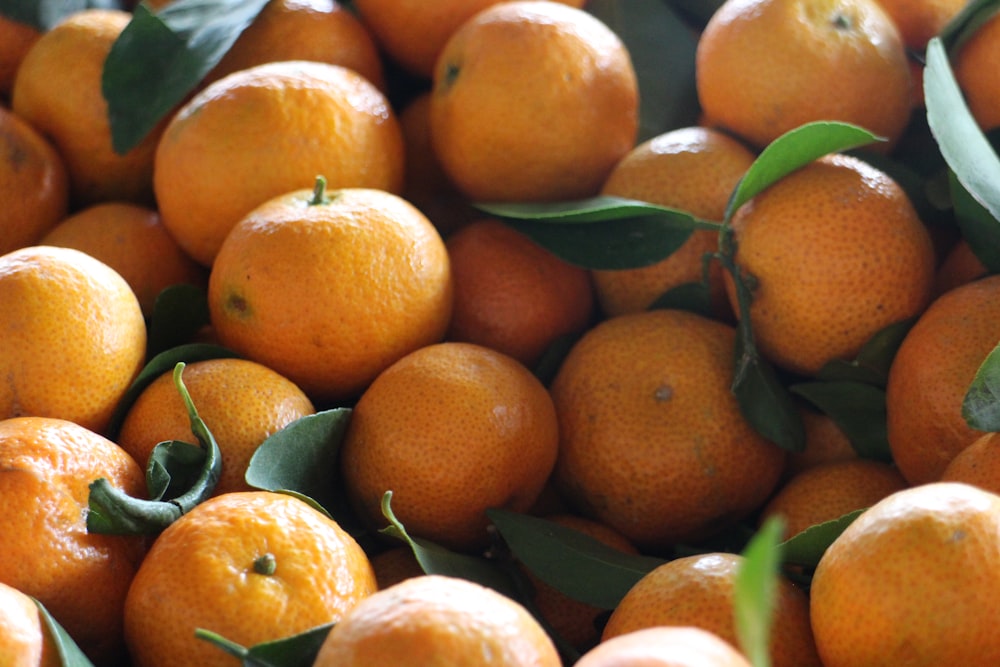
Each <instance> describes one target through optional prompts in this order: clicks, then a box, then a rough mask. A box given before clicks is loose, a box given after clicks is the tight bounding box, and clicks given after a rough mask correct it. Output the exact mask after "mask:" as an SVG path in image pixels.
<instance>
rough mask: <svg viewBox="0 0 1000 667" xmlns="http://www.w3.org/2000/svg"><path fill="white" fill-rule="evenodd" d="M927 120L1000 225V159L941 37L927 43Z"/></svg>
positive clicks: (961, 179) (947, 158)
mask: <svg viewBox="0 0 1000 667" xmlns="http://www.w3.org/2000/svg"><path fill="white" fill-rule="evenodd" d="M924 98H925V102H926V105H927V122H928V123H929V125H930V128H931V132H932V133H933V134H934V138H935V139H936V140H937V142H938V146H940V148H941V154H942V155H943V156H944V159H945V161H946V162H947V163H948V166H949V167H950V168H951V170H952V171H953V172H955V177H956V178H957V179H958V182H959V183H961V184H962V186H963V187H964V188H965V189H966V190H967V191H968V193H969V195H970V196H971V197H972V198H973V199H975V200H976V201H977V202H979V204H980V205H982V206H983V207H984V208H985V209H986V210H987V211H989V214H990V216H992V217H993V219H994V220H993V225H994V227H997V226H1000V222H998V220H1000V159H998V158H997V154H996V152H995V151H994V150H993V147H992V146H990V143H989V141H987V139H986V136H985V135H984V134H983V132H982V130H980V129H979V126H978V125H977V124H976V121H975V119H974V118H973V117H972V114H971V113H970V112H969V107H968V106H967V105H966V104H965V99H964V98H963V97H962V91H961V90H960V89H959V87H958V82H957V81H956V80H955V75H954V73H953V72H952V70H951V66H950V65H949V64H948V55H947V53H946V52H945V49H944V46H943V45H942V43H941V40H940V39H939V38H937V37H935V38H933V39H931V41H930V42H929V43H928V45H927V66H926V68H925V69H924Z"/></svg>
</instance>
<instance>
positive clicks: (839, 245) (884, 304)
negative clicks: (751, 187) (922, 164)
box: [725, 154, 935, 375]
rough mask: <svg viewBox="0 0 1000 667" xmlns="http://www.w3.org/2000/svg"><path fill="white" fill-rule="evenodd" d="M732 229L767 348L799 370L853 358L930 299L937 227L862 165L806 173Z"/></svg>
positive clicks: (763, 199) (750, 206)
mask: <svg viewBox="0 0 1000 667" xmlns="http://www.w3.org/2000/svg"><path fill="white" fill-rule="evenodd" d="M732 228H733V231H734V234H735V241H736V253H735V258H734V259H735V262H736V265H737V266H738V267H739V269H740V271H741V273H742V274H743V275H746V276H749V277H750V278H749V280H750V281H751V285H752V291H753V301H752V302H751V304H750V322H751V326H752V327H753V330H754V336H755V342H756V344H757V347H758V349H759V350H760V351H761V353H762V354H763V355H764V356H765V357H767V358H768V359H770V360H771V361H772V362H774V363H775V364H776V365H778V366H780V367H782V368H784V369H786V370H789V371H792V372H794V373H798V374H801V375H814V374H815V373H817V372H818V371H819V370H820V369H821V368H822V367H823V366H824V365H825V364H826V363H827V362H829V361H833V360H835V359H843V360H848V361H850V360H853V359H854V357H855V356H856V355H857V353H858V352H859V351H860V350H861V348H862V346H863V345H864V344H865V343H866V342H868V340H869V339H870V338H871V337H872V336H873V335H874V334H875V333H876V332H878V331H880V330H881V329H883V328H884V327H887V326H889V325H890V324H895V323H897V322H900V321H902V320H906V319H909V318H911V317H916V316H918V315H919V314H920V313H922V312H923V310H924V308H925V307H926V306H927V304H928V302H929V301H930V292H931V286H932V282H933V280H934V265H935V258H934V247H933V244H932V242H931V238H930V234H929V233H928V231H927V228H926V227H925V226H924V224H923V223H922V222H921V220H920V218H919V217H918V216H917V213H916V211H915V209H914V208H913V205H912V204H911V203H910V200H909V198H908V197H907V195H906V193H905V192H904V191H903V189H902V188H901V187H900V186H899V185H898V184H897V183H896V182H895V181H894V180H892V178H890V177H889V176H888V175H887V174H885V173H884V172H882V171H879V170H877V169H875V168H873V167H871V166H869V165H867V164H866V163H864V162H862V161H861V160H859V159H857V158H853V157H850V156H846V155H836V154H835V155H828V156H825V157H822V158H820V159H818V160H816V161H814V162H811V163H809V164H807V165H806V166H804V167H801V168H800V169H798V170H796V171H795V172H793V173H791V174H789V175H788V176H786V177H785V178H783V179H781V180H779V181H778V182H776V183H774V184H773V185H771V186H770V187H769V188H767V189H766V190H764V191H763V192H761V193H760V194H758V195H757V196H756V197H754V198H753V199H751V200H750V201H749V202H747V203H746V204H744V205H743V206H741V207H740V208H739V210H737V212H736V214H735V215H734V216H733V219H732ZM725 278H726V287H727V293H728V294H729V302H730V304H731V305H732V307H733V310H734V312H737V313H738V305H737V300H736V292H735V289H734V287H733V283H732V278H731V276H730V275H729V274H728V273H727V274H726V275H725Z"/></svg>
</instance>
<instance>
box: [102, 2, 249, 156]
mask: <svg viewBox="0 0 1000 667" xmlns="http://www.w3.org/2000/svg"><path fill="white" fill-rule="evenodd" d="M266 3H267V0H175V2H172V3H171V4H169V5H167V6H166V7H165V8H164V9H162V10H160V11H159V12H157V13H155V14H154V13H153V12H151V11H150V10H149V9H148V8H147V7H146V6H145V4H143V3H140V4H139V5H138V6H136V8H135V10H134V13H133V17H132V20H131V21H130V22H129V24H128V25H127V26H125V29H124V30H123V31H122V32H121V34H120V35H119V36H118V39H117V40H115V43H114V44H113V45H112V47H111V52H110V53H109V54H108V57H107V60H106V61H105V63H104V73H103V79H102V82H101V85H102V91H103V93H104V98H105V99H106V100H107V102H108V120H109V121H110V123H111V137H112V144H113V145H114V148H115V151H117V152H118V153H127V152H128V151H129V150H130V149H132V148H133V147H135V146H136V145H137V144H139V143H140V142H141V141H142V140H143V139H144V138H145V137H146V135H148V134H149V133H150V131H152V130H153V128H155V127H156V126H157V125H158V124H159V123H160V121H162V120H163V119H164V118H165V117H166V116H167V115H168V114H169V113H170V112H171V111H173V110H174V109H175V108H176V107H177V106H178V105H179V104H180V103H181V102H182V101H183V100H184V98H185V97H187V95H188V93H190V92H191V91H192V90H193V89H194V88H195V86H196V85H197V84H198V83H199V82H201V80H202V79H203V78H204V76H205V75H206V74H208V72H209V71H210V70H211V69H212V68H213V67H215V65H216V64H217V63H218V62H219V60H220V59H221V58H222V56H224V55H225V54H226V52H227V51H228V50H229V48H230V47H231V46H232V45H233V42H235V41H236V38H237V37H239V36H240V33H242V32H243V30H244V28H246V27H247V26H248V25H250V23H251V22H252V21H253V20H254V18H256V16H257V14H258V13H260V10H261V9H262V8H263V7H264V5H265V4H266Z"/></svg>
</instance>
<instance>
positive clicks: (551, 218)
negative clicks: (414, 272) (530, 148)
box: [476, 197, 718, 270]
mask: <svg viewBox="0 0 1000 667" xmlns="http://www.w3.org/2000/svg"><path fill="white" fill-rule="evenodd" d="M476 207H477V208H479V209H481V210H482V211H484V212H486V213H489V214H490V215H494V216H497V217H499V218H501V219H504V220H505V221H506V222H507V224H509V225H511V226H512V227H514V228H515V229H517V230H518V231H520V232H522V233H524V234H526V235H527V236H529V237H531V238H532V239H533V240H534V241H535V242H536V243H538V244H539V245H541V246H543V247H545V248H546V249H548V250H549V251H551V252H552V253H554V254H556V255H558V256H559V257H561V258H562V259H564V260H565V261H567V262H570V263H572V264H576V265H578V266H582V267H584V268H588V269H605V270H614V269H631V268H636V267H640V266H649V265H651V264H655V263H656V262H659V261H660V260H662V259H664V258H665V257H668V256H669V255H670V254H671V253H672V252H674V251H675V250H676V249H677V248H679V247H680V246H681V245H682V244H683V243H684V242H685V241H686V240H687V239H688V237H689V236H690V235H691V232H692V231H693V230H694V229H696V228H708V229H718V225H717V224H716V223H712V222H707V221H704V220H699V219H697V218H695V217H694V216H692V215H690V214H688V213H685V212H683V211H678V210H675V209H671V208H667V207H665V206H657V205H655V204H649V203H646V202H641V201H637V200H634V199H623V198H620V197H594V198H591V199H585V200H580V201H572V202H557V203H528V204H523V203H509V204H508V203H478V204H476Z"/></svg>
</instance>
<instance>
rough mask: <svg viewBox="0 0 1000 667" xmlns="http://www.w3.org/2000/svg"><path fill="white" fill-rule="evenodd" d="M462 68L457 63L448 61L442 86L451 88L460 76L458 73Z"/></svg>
mask: <svg viewBox="0 0 1000 667" xmlns="http://www.w3.org/2000/svg"><path fill="white" fill-rule="evenodd" d="M461 70H462V68H461V67H459V66H458V65H456V64H455V63H448V64H447V65H445V69H444V77H442V79H441V83H442V87H443V88H446V89H447V88H450V87H451V86H452V84H453V83H455V79H457V78H458V73H459V72H460V71H461Z"/></svg>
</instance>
